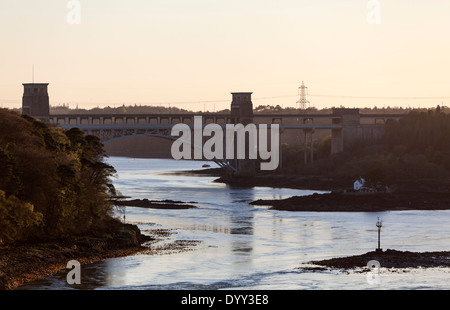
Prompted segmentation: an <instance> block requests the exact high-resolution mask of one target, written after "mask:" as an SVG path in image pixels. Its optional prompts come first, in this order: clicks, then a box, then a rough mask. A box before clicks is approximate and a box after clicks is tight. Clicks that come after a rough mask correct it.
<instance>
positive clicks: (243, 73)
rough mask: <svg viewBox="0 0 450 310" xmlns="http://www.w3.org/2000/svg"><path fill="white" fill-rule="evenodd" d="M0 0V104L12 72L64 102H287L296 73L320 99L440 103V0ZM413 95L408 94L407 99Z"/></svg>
mask: <svg viewBox="0 0 450 310" xmlns="http://www.w3.org/2000/svg"><path fill="white" fill-rule="evenodd" d="M69 2H71V1H68V0H43V1H31V0H2V1H1V2H0V29H2V31H1V34H2V36H1V38H2V47H3V48H2V49H1V53H2V57H0V64H1V65H0V67H1V68H2V73H3V74H1V75H0V104H1V106H3V107H8V108H17V107H20V106H21V98H22V94H23V87H22V83H29V82H32V67H33V66H34V72H35V73H34V81H35V82H36V83H38V82H45V83H50V85H49V95H50V104H51V105H53V106H55V105H59V104H69V106H70V107H71V108H74V107H75V106H76V105H78V106H79V107H80V108H85V109H90V108H93V107H97V106H99V107H105V106H114V105H122V104H125V105H129V104H138V105H139V104H142V105H153V104H154V105H161V104H164V105H169V104H170V105H171V106H176V107H179V108H184V109H188V110H203V109H204V108H205V109H206V110H210V111H212V110H213V109H215V110H221V109H226V108H229V104H230V102H231V95H230V92H237V91H250V92H253V103H254V105H267V104H270V105H280V106H283V107H296V102H297V100H298V99H299V97H298V95H297V94H298V92H297V89H298V87H299V86H300V85H301V83H302V81H305V85H306V86H307V87H308V88H309V96H308V100H309V101H310V102H311V105H312V106H315V107H317V108H319V109H321V108H325V107H332V106H340V105H343V106H346V107H373V106H377V107H383V106H403V107H418V106H420V107H435V106H436V105H440V104H444V105H450V104H449V103H448V102H450V91H448V84H449V83H448V80H449V78H447V76H446V75H447V73H448V72H449V69H450V61H449V60H448V55H449V54H450V40H448V39H447V37H446V34H448V33H449V30H450V19H448V17H447V16H446V15H447V12H450V3H449V2H448V1H445V0H416V1H407V0H398V1H387V0H379V1H374V0H371V2H378V3H379V4H380V5H381V11H380V12H381V15H380V17H381V19H380V24H369V23H368V21H367V16H368V14H369V13H371V9H369V8H368V7H367V5H368V3H369V2H370V1H368V0H342V1H335V0H334V1H331V0H314V1H312V0H310V1H307V0H303V1H302V0H282V1H276V2H275V1H268V0H259V1H255V0H247V1H236V0H229V1H211V0H210V1H206V0H191V1H180V0H164V1H161V0H154V1H148V0H147V1H145V0H130V1H119V0H116V1H112V0H110V1H106V0H97V1H87V0H79V1H75V2H79V4H80V5H81V10H80V12H81V15H80V17H81V19H80V24H70V23H69V22H68V15H69V14H71V13H72V9H70V8H68V7H67V4H68V3H69ZM412 98H418V99H412Z"/></svg>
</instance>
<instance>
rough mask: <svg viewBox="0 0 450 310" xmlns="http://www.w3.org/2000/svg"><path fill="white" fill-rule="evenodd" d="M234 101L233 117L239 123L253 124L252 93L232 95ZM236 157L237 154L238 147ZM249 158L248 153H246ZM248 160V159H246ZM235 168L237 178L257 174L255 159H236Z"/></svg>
mask: <svg viewBox="0 0 450 310" xmlns="http://www.w3.org/2000/svg"><path fill="white" fill-rule="evenodd" d="M231 94H232V95H233V100H232V102H231V115H232V116H237V117H238V123H240V124H242V125H244V126H246V125H248V124H250V123H253V103H252V93H231ZM234 150H235V157H234V158H236V157H237V154H236V147H235V148H234ZM246 153H247V154H246V156H248V152H246ZM246 158H247V157H246ZM233 164H234V168H235V169H236V170H237V172H236V175H237V176H253V175H255V173H256V168H255V160H254V159H235V160H234V163H233Z"/></svg>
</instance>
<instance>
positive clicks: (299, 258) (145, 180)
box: [22, 157, 450, 290]
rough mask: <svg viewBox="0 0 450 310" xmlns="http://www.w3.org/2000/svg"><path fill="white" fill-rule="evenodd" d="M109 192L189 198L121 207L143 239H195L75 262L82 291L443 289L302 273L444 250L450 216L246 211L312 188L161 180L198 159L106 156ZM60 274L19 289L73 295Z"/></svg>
mask: <svg viewBox="0 0 450 310" xmlns="http://www.w3.org/2000/svg"><path fill="white" fill-rule="evenodd" d="M109 162H110V163H111V164H112V165H113V166H114V167H115V168H116V169H117V171H118V178H117V179H114V183H115V185H116V188H117V189H118V190H119V191H120V192H121V193H122V194H123V195H126V196H130V197H132V198H148V199H151V200H163V199H172V200H182V201H186V202H190V201H195V202H197V203H196V205H197V206H198V208H197V209H188V210H156V209H142V208H133V207H127V208H126V220H127V222H129V223H134V224H137V225H138V226H139V227H140V228H141V230H143V232H144V233H145V231H148V230H149V229H155V228H163V229H171V230H172V231H173V232H174V234H173V235H172V236H171V239H172V240H171V241H173V240H193V241H201V242H200V243H198V244H197V245H196V246H195V247H194V248H193V249H191V250H190V251H186V252H181V253H173V254H170V255H146V254H137V255H133V256H129V257H124V258H115V259H108V260H105V261H103V262H101V263H97V264H92V265H89V266H83V268H82V283H83V284H82V285H81V286H79V287H77V288H82V289H155V290H172V289H191V290H192V289H212V290H216V289H251V290H253V289H255V290H259V289H265V290H287V289H289V290H296V289H321V290H322V289H327V290H328V289H449V288H450V281H449V279H450V268H431V269H421V268H419V269H406V270H398V271H392V270H386V269H383V268H382V269H381V274H380V278H379V280H380V281H379V282H376V283H374V282H373V281H368V279H367V276H368V274H367V272H363V273H358V272H352V271H350V272H342V271H339V270H331V269H329V270H324V271H304V270H300V269H297V267H299V266H301V265H302V264H305V263H307V262H309V261H311V260H321V259H326V258H332V257H339V256H347V255H357V254H363V253H366V252H368V251H372V250H374V249H375V248H376V246H377V228H376V226H375V223H376V221H377V218H378V217H380V218H381V219H382V220H383V228H382V234H381V246H382V248H383V249H387V248H390V249H396V250H407V251H420V252H425V251H447V250H449V248H450V225H448V223H449V220H450V212H449V211H395V212H379V213H372V212H357V213H351V212H348V213H347V212H342V213H322V212H287V211H273V210H268V209H267V208H266V207H262V206H252V205H250V204H249V202H250V201H253V200H257V199H271V198H287V197H290V196H293V195H306V194H311V193H314V192H315V191H310V190H292V189H273V188H267V187H254V188H240V187H231V186H227V185H225V184H222V183H215V182H213V180H214V179H215V178H214V177H205V176H183V175H174V174H167V173H166V172H170V171H185V170H191V169H200V168H201V165H202V164H203V163H202V162H192V161H174V160H162V159H130V158H119V157H113V158H110V159H109ZM65 276H66V272H63V273H60V274H58V275H55V276H52V277H48V278H46V279H43V280H40V281H36V282H33V283H31V284H28V285H26V286H23V287H22V289H71V288H73V286H69V285H67V284H66V279H65Z"/></svg>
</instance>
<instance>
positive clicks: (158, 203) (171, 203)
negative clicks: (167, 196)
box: [114, 198, 197, 210]
mask: <svg viewBox="0 0 450 310" xmlns="http://www.w3.org/2000/svg"><path fill="white" fill-rule="evenodd" d="M193 203H196V202H195V201H191V202H189V203H186V202H184V201H175V200H148V199H146V198H144V199H132V200H116V201H114V204H115V205H116V206H124V207H126V206H129V207H138V208H150V209H174V210H180V209H193V208H197V207H196V206H194V205H192V204H193Z"/></svg>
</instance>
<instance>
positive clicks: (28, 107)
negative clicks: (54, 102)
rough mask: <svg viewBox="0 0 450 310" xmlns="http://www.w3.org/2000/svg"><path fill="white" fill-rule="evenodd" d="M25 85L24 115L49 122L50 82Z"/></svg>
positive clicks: (23, 98)
mask: <svg viewBox="0 0 450 310" xmlns="http://www.w3.org/2000/svg"><path fill="white" fill-rule="evenodd" d="M23 86H24V90H23V97H22V115H29V116H31V117H34V118H37V119H40V120H41V121H44V122H48V121H49V117H50V101H49V97H48V89H47V88H48V83H29V84H23Z"/></svg>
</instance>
